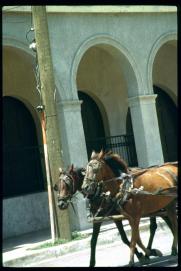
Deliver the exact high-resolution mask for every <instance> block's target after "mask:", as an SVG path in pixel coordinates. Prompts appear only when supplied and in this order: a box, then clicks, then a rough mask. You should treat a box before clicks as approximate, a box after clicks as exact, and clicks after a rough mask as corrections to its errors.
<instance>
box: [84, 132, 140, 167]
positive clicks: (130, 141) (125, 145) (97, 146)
mask: <svg viewBox="0 0 181 271" xmlns="http://www.w3.org/2000/svg"><path fill="white" fill-rule="evenodd" d="M86 145H87V153H88V158H90V155H91V153H92V150H95V151H97V152H98V151H100V150H101V149H103V150H104V151H109V150H111V151H113V152H114V153H117V154H119V155H120V156H121V157H122V158H123V159H124V160H125V161H126V162H127V164H128V166H130V167H134V166H138V161H137V155H136V148H135V142H134V136H133V135H117V136H109V137H101V138H97V139H96V140H87V142H86Z"/></svg>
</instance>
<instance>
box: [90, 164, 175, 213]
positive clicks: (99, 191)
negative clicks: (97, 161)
mask: <svg viewBox="0 0 181 271" xmlns="http://www.w3.org/2000/svg"><path fill="white" fill-rule="evenodd" d="M161 166H162V165H160V166H153V167H158V168H159V167H161ZM99 167H100V165H99V166H98V167H97V170H98V169H99ZM153 167H152V168H153ZM148 169H149V168H148ZM148 169H142V170H141V171H140V172H137V173H136V174H135V176H134V173H128V174H127V173H122V174H121V175H120V176H118V177H114V178H111V179H108V180H104V181H103V180H102V181H100V182H97V180H96V178H95V176H94V180H93V181H96V183H97V188H96V192H95V195H94V197H93V199H92V200H94V199H96V198H97V197H99V198H101V199H102V200H101V204H100V207H99V208H98V210H97V212H96V214H95V215H94V217H96V216H97V215H98V214H99V212H100V211H101V210H102V209H103V207H102V206H103V203H105V202H107V203H111V205H110V206H111V208H110V210H109V211H108V212H107V214H106V215H104V217H106V216H108V215H109V214H110V212H111V211H112V210H113V209H116V210H119V211H120V209H121V210H122V208H123V205H124V204H125V203H126V202H127V201H128V200H129V198H130V196H131V195H162V196H172V197H177V188H176V186H174V187H171V188H166V189H162V188H161V187H160V188H159V189H158V190H156V191H155V192H149V191H145V190H143V189H144V187H143V186H140V187H139V188H134V187H133V183H134V180H135V179H136V178H137V177H138V176H140V175H142V174H143V173H145V172H146V171H147V170H148ZM165 171H166V172H167V173H168V174H169V175H170V176H171V177H172V178H173V179H174V180H175V182H177V176H176V175H175V174H174V173H173V172H172V171H170V170H168V169H165ZM95 173H96V169H95ZM115 181H122V183H121V184H120V189H119V192H118V193H117V194H116V196H115V197H112V196H111V195H110V192H109V191H107V192H103V190H104V186H105V185H106V183H108V182H115Z"/></svg>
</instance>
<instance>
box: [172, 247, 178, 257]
mask: <svg viewBox="0 0 181 271" xmlns="http://www.w3.org/2000/svg"><path fill="white" fill-rule="evenodd" d="M177 254H178V252H177V249H176V248H172V253H171V255H172V256H177Z"/></svg>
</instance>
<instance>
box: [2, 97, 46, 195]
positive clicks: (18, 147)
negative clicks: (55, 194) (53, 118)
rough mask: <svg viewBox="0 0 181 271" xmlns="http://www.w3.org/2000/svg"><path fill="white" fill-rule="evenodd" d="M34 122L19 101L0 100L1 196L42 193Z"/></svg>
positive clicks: (13, 99)
mask: <svg viewBox="0 0 181 271" xmlns="http://www.w3.org/2000/svg"><path fill="white" fill-rule="evenodd" d="M44 187H45V186H44V180H43V174H42V164H41V159H40V147H39V146H38V142H37V136H36V127H35V123H34V120H33V118H32V116H31V114H30V112H29V110H28V109H27V108H26V106H25V105H24V104H23V103H22V102H20V101H19V100H18V99H15V98H12V97H8V96H7V97H4V98H3V196H4V197H12V196H19V195H24V194H29V193H34V192H40V191H42V190H45V188H44Z"/></svg>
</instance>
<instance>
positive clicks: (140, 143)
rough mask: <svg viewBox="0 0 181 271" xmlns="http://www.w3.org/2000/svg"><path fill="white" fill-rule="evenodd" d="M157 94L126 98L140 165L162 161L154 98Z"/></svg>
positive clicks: (150, 164)
mask: <svg viewBox="0 0 181 271" xmlns="http://www.w3.org/2000/svg"><path fill="white" fill-rule="evenodd" d="M156 97H157V95H140V96H136V97H132V98H129V99H128V102H129V106H130V111H131V119H132V125H133V131H134V138H135V145H136V152H137V158H138V164H139V166H140V167H148V166H152V165H158V164H162V163H163V162H164V159H163V153H162V146H161V140H160V132H159V126H158V119H157V112H156V105H155V99H156Z"/></svg>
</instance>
